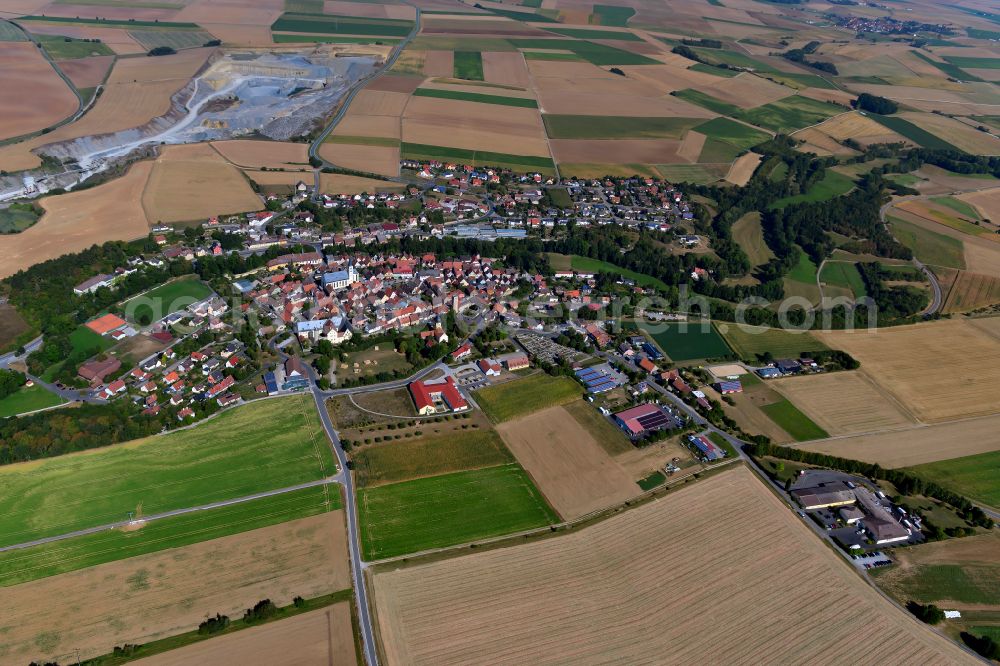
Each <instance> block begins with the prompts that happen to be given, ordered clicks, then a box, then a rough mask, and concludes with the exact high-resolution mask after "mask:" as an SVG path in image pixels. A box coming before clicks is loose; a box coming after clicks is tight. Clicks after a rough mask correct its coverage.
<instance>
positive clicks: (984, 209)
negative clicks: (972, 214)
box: [958, 188, 1000, 224]
mask: <svg viewBox="0 0 1000 666" xmlns="http://www.w3.org/2000/svg"><path fill="white" fill-rule="evenodd" d="M958 198H959V199H960V200H962V201H965V202H966V203H969V204H972V205H973V206H975V208H976V209H977V210H978V211H979V214H980V215H982V216H983V217H984V218H986V219H987V220H992V221H993V222H995V223H997V224H1000V188H991V189H988V190H982V191H981V192H969V193H967V194H961V195H959V196H958Z"/></svg>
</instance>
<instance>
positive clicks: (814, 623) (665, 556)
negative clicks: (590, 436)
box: [373, 467, 976, 666]
mask: <svg viewBox="0 0 1000 666" xmlns="http://www.w3.org/2000/svg"><path fill="white" fill-rule="evenodd" d="M776 576H777V577H778V579H780V584H776V583H777V582H779V580H776ZM373 588H374V596H375V602H376V603H375V605H376V608H377V610H378V626H379V628H380V630H381V638H382V645H383V647H384V654H385V662H386V663H387V664H434V665H435V666H444V665H447V664H491V665H493V664H563V663H572V664H581V665H587V664H606V663H629V664H636V663H676V664H691V663H716V664H724V663H789V664H790V663H820V662H825V663H857V662H871V663H879V664H910V663H962V664H965V663H968V664H973V663H976V660H975V659H974V658H973V657H972V656H969V655H967V654H966V653H965V652H963V651H962V650H961V649H959V648H958V647H957V646H955V645H953V644H951V643H950V642H948V640H947V639H945V638H943V637H942V636H940V635H938V634H936V633H934V632H932V631H931V630H930V629H928V628H927V627H926V626H924V625H922V624H920V622H919V621H918V620H916V619H915V618H913V617H911V616H910V615H908V614H907V613H906V612H905V611H903V610H901V609H900V608H898V607H896V606H893V605H891V604H889V603H888V602H887V601H885V599H883V598H882V597H881V596H880V595H879V594H878V593H877V592H876V591H875V590H874V589H872V588H871V587H869V586H868V585H867V584H866V583H865V581H864V580H862V578H861V577H860V576H858V575H857V573H856V572H855V571H853V568H852V567H849V566H847V565H845V564H844V562H842V561H841V560H840V558H839V557H838V556H837V555H836V554H834V553H833V552H831V551H830V550H829V549H828V548H827V547H826V545H825V544H824V543H823V542H822V541H820V540H819V539H818V538H816V535H815V534H813V533H812V531H811V530H810V529H809V528H808V527H806V526H805V525H803V524H802V522H801V520H800V519H799V518H798V517H797V516H796V515H795V514H794V513H793V512H791V511H790V510H789V509H788V508H787V507H786V506H785V505H784V504H783V503H782V502H781V501H780V500H778V498H777V497H775V496H774V495H773V494H772V493H771V492H769V491H768V489H767V488H765V487H764V485H763V484H762V483H761V482H760V481H758V480H757V479H756V478H755V477H754V476H753V475H752V474H751V473H750V472H749V471H748V470H746V469H745V468H743V467H737V468H734V469H732V470H730V471H726V472H722V473H720V474H718V475H717V476H714V477H712V478H709V479H706V480H704V481H700V482H698V483H696V484H695V485H693V486H689V487H685V488H684V489H682V490H679V491H678V492H676V493H675V494H673V495H669V496H667V497H664V498H662V499H659V500H657V501H655V502H650V503H648V504H645V505H643V506H641V507H639V508H636V509H633V510H630V511H627V512H626V513H623V514H620V515H617V516H615V517H613V518H610V519H608V520H605V521H603V522H601V523H599V524H597V525H593V526H590V527H587V528H584V529H582V530H580V531H578V532H574V533H570V534H566V535H561V536H558V537H554V538H550V539H546V540H544V541H537V542H534V543H530V544H524V545H517V546H513V547H509V548H503V549H498V550H492V551H488V552H482V553H478V554H474V555H466V556H463V557H456V558H453V559H449V560H445V561H441V562H435V563H431V564H426V565H423V566H411V567H409V568H406V569H401V570H396V571H386V572H383V573H377V574H376V575H375V576H374V584H373Z"/></svg>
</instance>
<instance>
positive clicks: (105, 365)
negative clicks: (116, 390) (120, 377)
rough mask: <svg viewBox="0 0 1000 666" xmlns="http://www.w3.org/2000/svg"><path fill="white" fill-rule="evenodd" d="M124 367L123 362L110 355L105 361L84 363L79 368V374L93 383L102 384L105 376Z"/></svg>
mask: <svg viewBox="0 0 1000 666" xmlns="http://www.w3.org/2000/svg"><path fill="white" fill-rule="evenodd" d="M121 367H122V362H121V361H119V360H118V359H117V358H115V357H113V356H110V357H108V358H106V359H105V360H103V361H90V362H88V363H84V364H83V365H81V366H80V368H79V369H78V370H77V374H78V375H80V376H81V377H83V378H84V379H86V380H87V381H88V382H91V383H92V384H100V383H102V382H103V381H104V378H105V377H107V376H108V375H110V374H112V373H113V372H117V371H118V369H119V368H121Z"/></svg>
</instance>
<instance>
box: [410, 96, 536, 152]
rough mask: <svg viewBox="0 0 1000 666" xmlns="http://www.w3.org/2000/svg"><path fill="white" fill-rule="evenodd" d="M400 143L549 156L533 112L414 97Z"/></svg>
mask: <svg viewBox="0 0 1000 666" xmlns="http://www.w3.org/2000/svg"><path fill="white" fill-rule="evenodd" d="M403 141H406V142H410V143H424V144H431V145H435V146H450V147H453V148H469V149H478V150H487V151H494V152H498V153H509V154H513V155H545V156H547V155H548V154H549V149H548V144H547V143H546V141H545V133H544V130H543V129H542V121H541V116H539V114H538V111H537V110H535V109H522V108H515V107H510V106H500V105H494V104H489V105H487V104H477V103H475V102H460V101H457V100H450V99H437V98H433V97H414V98H412V99H411V100H410V104H409V105H408V106H407V107H406V115H405V117H404V118H403Z"/></svg>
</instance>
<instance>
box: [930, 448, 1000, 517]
mask: <svg viewBox="0 0 1000 666" xmlns="http://www.w3.org/2000/svg"><path fill="white" fill-rule="evenodd" d="M910 471H912V472H914V473H915V474H918V475H919V476H922V477H924V478H925V479H927V480H929V481H933V482H934V483H937V484H940V485H942V486H944V487H945V488H950V489H951V490H954V491H955V492H956V493H959V494H961V495H965V496H966V497H968V498H969V499H972V500H975V501H978V502H982V503H983V504H989V505H990V506H994V507H1000V451H992V452H990V453H980V454H979V455H975V456H966V457H964V458H953V459H951V460H941V461H939V462H933V463H927V464H925V465H918V466H916V467H911V468H910Z"/></svg>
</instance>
